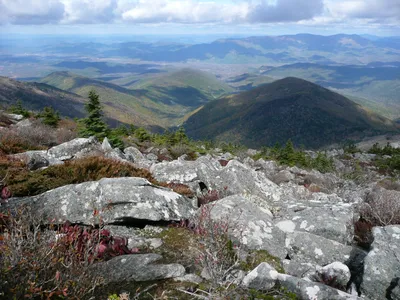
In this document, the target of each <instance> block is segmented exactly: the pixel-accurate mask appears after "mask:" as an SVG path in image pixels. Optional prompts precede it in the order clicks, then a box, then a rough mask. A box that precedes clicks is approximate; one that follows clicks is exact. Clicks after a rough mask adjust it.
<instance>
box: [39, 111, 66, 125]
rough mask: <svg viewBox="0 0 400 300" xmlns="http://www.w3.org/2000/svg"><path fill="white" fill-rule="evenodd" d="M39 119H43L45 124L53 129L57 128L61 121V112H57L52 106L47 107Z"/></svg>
mask: <svg viewBox="0 0 400 300" xmlns="http://www.w3.org/2000/svg"><path fill="white" fill-rule="evenodd" d="M39 117H41V118H42V119H43V120H42V122H43V124H46V125H49V126H51V127H57V125H58V122H59V121H60V119H61V118H60V114H59V112H58V111H55V110H54V109H53V108H52V107H50V106H46V107H45V108H43V111H42V112H41V113H40V115H39Z"/></svg>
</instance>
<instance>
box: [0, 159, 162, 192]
mask: <svg viewBox="0 0 400 300" xmlns="http://www.w3.org/2000/svg"><path fill="white" fill-rule="evenodd" d="M114 177H142V178H146V179H147V180H149V181H150V182H155V180H154V179H153V177H152V175H151V174H150V173H149V172H148V171H147V170H144V169H138V168H136V167H134V166H133V165H131V164H129V163H123V162H119V161H115V160H112V159H108V158H104V157H98V156H93V157H87V158H82V159H77V160H73V161H69V162H66V163H65V164H62V165H55V166H50V167H48V168H46V169H44V170H37V171H33V172H31V171H28V170H27V169H26V168H25V169H24V168H16V169H13V170H10V172H9V174H8V176H7V178H6V180H5V182H6V185H7V186H8V188H9V189H10V191H11V193H12V195H13V196H15V197H22V196H28V195H30V196H32V195H37V194H41V193H44V192H46V191H48V190H51V189H54V188H57V187H60V186H64V185H67V184H77V183H82V182H86V181H97V180H100V179H101V178H114Z"/></svg>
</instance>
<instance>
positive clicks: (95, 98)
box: [79, 90, 108, 139]
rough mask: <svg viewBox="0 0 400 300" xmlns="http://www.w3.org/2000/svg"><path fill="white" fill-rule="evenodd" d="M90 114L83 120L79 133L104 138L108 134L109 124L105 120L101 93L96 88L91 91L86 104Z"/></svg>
mask: <svg viewBox="0 0 400 300" xmlns="http://www.w3.org/2000/svg"><path fill="white" fill-rule="evenodd" d="M85 109H86V111H87V113H88V116H87V117H86V118H84V119H82V120H81V125H82V127H81V128H80V130H79V134H80V135H81V136H83V137H89V136H93V135H94V136H96V137H97V138H99V139H102V138H104V137H106V136H107V132H108V126H107V124H106V123H105V122H104V120H103V112H102V106H101V104H100V99H99V95H98V94H96V92H95V91H94V90H91V91H90V92H89V101H88V102H87V103H86V104H85Z"/></svg>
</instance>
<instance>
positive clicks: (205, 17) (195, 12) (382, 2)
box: [0, 0, 400, 26]
mask: <svg viewBox="0 0 400 300" xmlns="http://www.w3.org/2000/svg"><path fill="white" fill-rule="evenodd" d="M0 11H1V14H0V24H23V25H28V24H108V23H137V24H139V23H140V24H142V23H146V24H149V23H150V24H152V23H155V24H159V23H182V24H215V23H217V24H257V23H297V22H298V23H302V24H305V23H309V24H317V23H318V24H329V23H337V22H342V23H347V24H348V23H351V22H354V23H382V24H391V25H395V26H400V1H399V0H242V1H240V0H230V1H228V0H225V1H224V0H223V1H219V0H0Z"/></svg>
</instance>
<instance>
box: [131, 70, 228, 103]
mask: <svg viewBox="0 0 400 300" xmlns="http://www.w3.org/2000/svg"><path fill="white" fill-rule="evenodd" d="M127 87H128V88H131V89H141V90H146V91H147V94H146V95H147V96H148V97H149V98H151V99H153V100H154V101H161V102H163V103H166V104H180V105H184V106H189V107H198V106H201V105H203V104H205V103H207V102H209V101H210V100H213V99H216V98H219V97H220V96H222V95H224V94H230V93H232V92H234V89H233V88H232V87H230V86H229V85H227V84H226V83H224V82H222V81H220V80H218V79H217V78H216V77H215V76H214V75H212V74H210V73H206V72H202V71H199V70H194V69H189V68H184V69H181V70H178V71H174V72H171V73H167V74H162V75H160V76H155V77H153V78H149V79H145V80H142V81H139V82H137V83H134V84H132V85H130V86H127Z"/></svg>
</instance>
